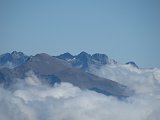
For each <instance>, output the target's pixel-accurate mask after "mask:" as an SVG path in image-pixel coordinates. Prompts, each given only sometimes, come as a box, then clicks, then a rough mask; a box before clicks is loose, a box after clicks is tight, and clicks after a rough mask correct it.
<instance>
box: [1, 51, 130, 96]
mask: <svg viewBox="0 0 160 120" xmlns="http://www.w3.org/2000/svg"><path fill="white" fill-rule="evenodd" d="M30 70H31V71H33V72H34V73H35V74H36V75H37V76H38V77H41V78H49V79H50V81H52V80H53V81H55V78H56V80H58V81H59V82H69V83H72V84H73V85H75V86H78V87H80V88H81V89H91V90H95V91H97V92H101V93H103V94H106V95H113V96H117V97H126V96H129V89H128V88H127V87H126V86H124V85H121V84H119V83H117V82H114V81H112V80H109V79H104V78H100V77H97V76H95V75H92V74H89V73H86V72H83V71H81V70H79V69H76V68H74V67H72V66H71V65H70V64H69V63H68V62H66V61H64V60H60V59H58V58H55V57H51V56H49V55H47V54H44V53H42V54H37V55H35V56H32V57H30V58H29V59H28V60H27V61H26V62H25V63H24V64H22V65H20V66H18V67H16V68H14V69H12V70H11V69H5V70H4V69H1V70H0V79H1V80H0V81H1V82H3V83H6V84H10V82H12V81H13V78H24V77H25V73H26V72H28V71H30ZM6 76H7V77H6ZM52 77H53V78H52Z"/></svg>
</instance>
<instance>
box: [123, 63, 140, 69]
mask: <svg viewBox="0 0 160 120" xmlns="http://www.w3.org/2000/svg"><path fill="white" fill-rule="evenodd" d="M126 64H127V65H132V66H133V67H136V68H139V67H138V65H137V64H136V63H135V62H133V61H130V62H127V63H126Z"/></svg>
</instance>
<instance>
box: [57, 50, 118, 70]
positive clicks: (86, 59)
mask: <svg viewBox="0 0 160 120" xmlns="http://www.w3.org/2000/svg"><path fill="white" fill-rule="evenodd" d="M70 56H71V55H70ZM57 58H60V59H62V60H67V61H68V62H69V63H70V64H71V65H72V66H73V67H76V68H79V69H81V70H84V71H88V70H89V67H90V66H92V65H94V66H95V67H100V66H102V65H106V64H116V63H117V62H116V61H115V60H113V59H110V58H108V56H107V55H105V54H99V53H96V54H93V55H90V54H88V53H86V52H81V53H80V54H78V55H76V56H72V57H70V59H68V56H66V54H62V55H60V56H57Z"/></svg>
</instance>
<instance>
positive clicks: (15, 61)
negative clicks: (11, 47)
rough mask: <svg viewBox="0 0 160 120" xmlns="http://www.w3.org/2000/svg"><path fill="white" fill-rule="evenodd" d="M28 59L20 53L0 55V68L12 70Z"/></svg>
mask: <svg viewBox="0 0 160 120" xmlns="http://www.w3.org/2000/svg"><path fill="white" fill-rule="evenodd" d="M28 58H29V57H28V56H27V55H25V54H23V53H22V52H17V51H13V52H12V53H5V54H2V55H0V68H4V67H7V68H14V67H17V66H19V65H21V64H23V63H25V62H26V60H27V59H28Z"/></svg>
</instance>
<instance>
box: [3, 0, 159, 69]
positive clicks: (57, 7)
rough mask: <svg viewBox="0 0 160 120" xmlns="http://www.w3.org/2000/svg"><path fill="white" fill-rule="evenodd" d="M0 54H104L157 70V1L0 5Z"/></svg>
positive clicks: (34, 0) (14, 1)
mask: <svg viewBox="0 0 160 120" xmlns="http://www.w3.org/2000/svg"><path fill="white" fill-rule="evenodd" d="M0 18H1V19H0V54H2V53H5V52H11V51H13V50H17V51H22V52H24V53H26V54H28V55H30V54H33V55H34V54H36V53H41V52H45V53H48V54H50V55H58V54H60V53H64V52H70V53H72V54H78V53H79V52H81V51H86V52H88V53H91V54H92V53H96V52H99V53H105V54H107V55H108V56H109V57H111V58H114V59H116V60H117V61H119V62H121V63H125V62H127V61H131V60H132V61H135V62H136V63H137V64H138V65H139V66H140V67H160V53H159V52H160V22H159V21H160V1H159V0H0Z"/></svg>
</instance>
